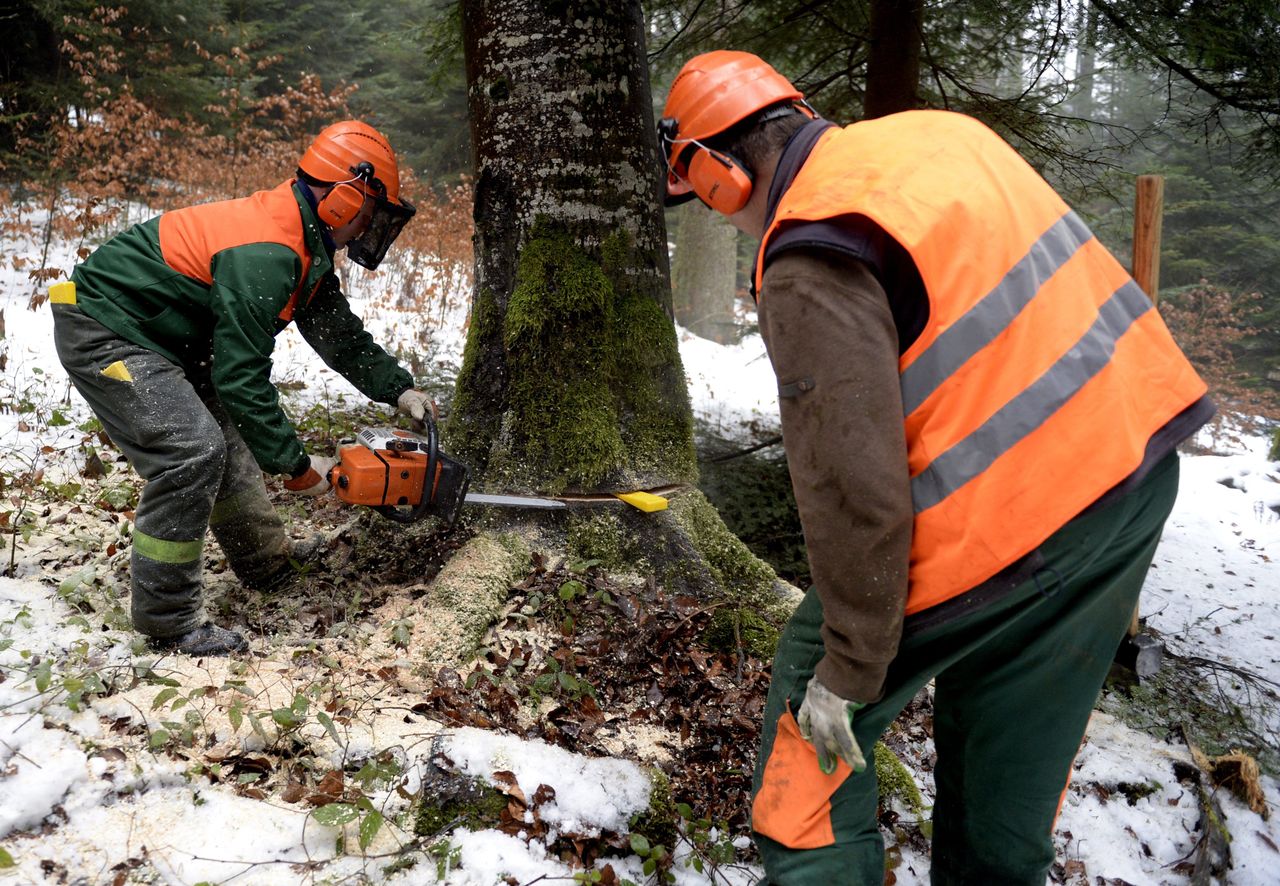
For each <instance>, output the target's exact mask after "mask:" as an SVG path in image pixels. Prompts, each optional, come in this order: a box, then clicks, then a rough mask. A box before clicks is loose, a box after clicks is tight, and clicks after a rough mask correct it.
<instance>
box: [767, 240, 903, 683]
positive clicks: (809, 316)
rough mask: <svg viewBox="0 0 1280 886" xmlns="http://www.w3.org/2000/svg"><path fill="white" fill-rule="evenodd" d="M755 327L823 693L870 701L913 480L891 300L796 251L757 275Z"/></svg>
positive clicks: (887, 653)
mask: <svg viewBox="0 0 1280 886" xmlns="http://www.w3.org/2000/svg"><path fill="white" fill-rule="evenodd" d="M761 291H762V293H763V295H762V296H761V299H760V308H759V320H760V332H761V335H762V337H763V338H764V342H765V346H766V348H767V349H768V351H769V359H770V360H771V361H772V362H773V369H774V372H775V374H776V375H777V377H778V389H779V398H778V402H779V407H780V410H781V413H782V435H783V440H784V441H785V445H786V451H787V460H788V463H789V465H790V468H791V483H792V486H793V487H794V488H795V494H796V504H797V506H798V507H799V511H800V522H801V524H802V525H803V527H804V537H805V545H806V547H807V548H808V551H809V568H810V571H811V573H812V575H813V582H814V586H815V588H816V590H817V593H818V596H819V598H820V599H821V600H822V611H823V620H824V623H823V626H822V639H823V643H824V645H825V648H826V655H825V657H824V658H823V659H822V660H821V661H820V662H819V663H818V666H817V670H816V675H817V677H818V679H819V680H821V682H822V683H823V684H824V685H825V686H826V687H827V688H828V689H830V690H831V691H833V692H835V693H836V694H837V695H840V696H841V697H843V698H846V699H849V700H852V701H861V702H872V701H876V700H878V699H879V698H880V695H881V693H882V692H883V684H884V678H885V672H886V670H887V669H888V666H889V662H890V661H891V660H892V659H893V657H894V655H895V654H896V653H897V649H898V640H899V639H900V637H901V635H902V615H903V609H904V608H905V606H906V599H907V566H908V561H909V558H910V552H911V523H912V507H911V487H910V483H909V479H908V472H907V447H906V435H905V431H904V430H903V420H902V395H901V392H900V388H899V381H898V335H897V330H896V329H895V327H894V323H893V317H892V315H891V314H890V311H889V302H888V299H887V298H886V296H885V293H884V290H883V289H882V288H881V286H880V284H879V282H877V280H876V278H875V277H874V276H873V275H872V273H871V271H870V270H869V269H868V268H867V266H866V265H864V264H863V263H862V262H859V261H857V260H855V259H852V258H845V257H843V256H839V255H836V254H833V253H829V252H818V251H810V250H804V249H796V250H790V251H787V252H784V253H782V254H781V255H780V256H778V258H776V259H775V260H774V261H773V262H772V263H771V264H770V265H769V267H768V269H767V270H766V272H765V275H764V281H763V286H762V287H761Z"/></svg>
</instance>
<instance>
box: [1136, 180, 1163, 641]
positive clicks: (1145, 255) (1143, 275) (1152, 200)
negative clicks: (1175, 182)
mask: <svg viewBox="0 0 1280 886" xmlns="http://www.w3.org/2000/svg"><path fill="white" fill-rule="evenodd" d="M1163 219H1164V176H1163V175H1140V176H1138V190H1137V193H1135V194H1134V198H1133V279H1134V280H1136V281H1137V283H1138V285H1139V286H1141V287H1142V291H1143V292H1145V293H1146V294H1147V297H1148V298H1150V299H1151V303H1152V304H1155V303H1156V301H1157V300H1158V299H1159V296H1160V228H1161V226H1162V221H1163ZM1140 630H1141V626H1140V625H1139V624H1138V607H1137V606H1135V607H1134V608H1133V619H1132V621H1130V622H1129V636H1130V637H1136V636H1137V635H1138V632H1139V631H1140Z"/></svg>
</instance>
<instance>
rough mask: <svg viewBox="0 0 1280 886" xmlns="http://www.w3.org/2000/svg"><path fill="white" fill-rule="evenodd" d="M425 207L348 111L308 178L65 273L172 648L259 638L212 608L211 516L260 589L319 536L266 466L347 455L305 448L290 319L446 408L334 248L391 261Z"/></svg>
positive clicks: (88, 382)
mask: <svg viewBox="0 0 1280 886" xmlns="http://www.w3.org/2000/svg"><path fill="white" fill-rule="evenodd" d="M413 213H414V210H413V207H412V206H411V205H410V204H409V203H408V202H407V201H406V200H404V199H403V198H402V197H401V196H400V176H399V170H398V166H397V161H396V156H395V153H394V152H393V151H392V150H391V146H390V144H389V143H388V142H387V140H386V139H385V138H384V137H383V136H382V135H381V134H380V133H379V132H378V131H377V130H375V129H373V128H372V127H370V126H368V125H367V124H364V123H361V122H359V121H355V120H349V121H345V122H341V123H335V124H334V125H332V126H330V127H328V128H327V129H325V130H324V131H323V132H321V133H320V135H319V136H317V137H316V139H315V141H313V142H312V143H311V145H310V147H308V148H307V151H306V153H305V154H304V155H303V156H302V159H301V160H300V161H299V163H298V170H297V175H296V177H295V178H292V179H290V180H289V181H286V182H284V183H282V184H281V185H279V186H277V187H276V188H273V189H271V190H268V191H260V192H258V193H255V194H253V195H251V196H249V197H245V198H242V199H237V200H228V201H223V202H218V203H208V204H203V205H199V206H192V207H187V208H185V209H179V210H176V211H174V212H167V213H164V214H163V215H160V216H158V217H156V218H153V219H151V220H149V221H146V222H143V223H141V224H138V225H135V226H133V227H131V228H129V229H128V230H126V231H124V232H123V233H121V234H119V235H117V236H116V237H114V238H112V239H111V240H109V241H107V242H106V243H105V244H103V245H102V246H101V247H100V248H98V249H97V250H96V251H95V252H94V253H93V254H92V255H90V256H89V258H88V259H87V260H85V262H84V263H83V264H80V265H78V266H77V267H76V269H75V271H74V273H73V274H72V278H71V283H69V284H68V283H64V284H60V285H58V286H56V287H54V288H53V290H52V293H51V301H52V302H53V303H54V304H53V312H54V336H55V340H56V343H57V348H58V356H59V359H60V360H61V361H62V364H63V366H64V367H65V368H66V370H67V372H68V374H69V375H70V376H71V381H72V383H73V384H74V385H75V386H76V389H77V390H78V391H79V392H80V393H81V395H82V396H83V397H84V398H85V400H86V401H88V403H89V405H90V406H91V407H92V409H93V411H94V413H95V414H96V415H97V416H98V418H99V420H100V421H101V422H102V424H103V427H104V428H105V429H106V432H107V434H108V435H110V437H111V439H112V441H113V442H114V443H115V444H116V445H117V446H119V447H120V449H121V450H122V451H123V452H124V454H125V455H126V456H127V457H128V459H129V461H130V463H131V464H132V465H133V466H134V468H135V469H136V470H137V471H138V473H139V474H140V475H141V476H142V477H143V479H144V480H146V485H145V486H144V487H143V490H142V495H141V498H140V500H139V502H138V507H137V512H136V517H135V520H134V530H133V551H132V555H131V562H130V570H131V585H132V587H131V594H132V614H133V624H134V627H135V628H136V629H137V630H139V631H141V632H142V633H143V634H146V635H148V636H149V637H150V638H152V642H153V645H155V646H156V647H157V648H160V649H173V650H177V651H179V652H185V653H189V654H192V655H218V654H225V653H228V652H233V651H236V650H239V649H243V648H245V646H246V645H247V644H246V642H245V639H244V638H243V637H242V636H241V635H240V634H238V633H236V632H235V631H231V630H227V629H225V628H222V627H219V626H217V625H214V624H212V623H211V622H209V621H208V620H207V619H206V618H205V615H204V610H203V607H202V603H201V591H202V580H201V566H202V561H203V554H202V551H203V546H204V536H205V533H206V531H207V530H209V529H212V530H213V534H214V536H215V537H216V538H217V539H218V542H219V543H220V544H221V545H222V548H223V551H224V552H225V554H226V556H227V559H228V561H229V563H230V565H231V567H232V569H233V570H234V571H235V574H236V576H237V577H238V578H239V579H240V580H241V581H242V582H243V583H244V585H245V586H246V587H250V588H253V589H259V590H273V589H277V588H279V587H280V586H281V585H282V584H284V583H286V582H287V581H288V580H289V579H290V578H291V577H292V576H293V575H294V574H295V571H294V568H293V565H292V564H291V562H290V561H291V559H294V560H295V561H296V559H297V558H298V557H299V556H303V555H305V554H306V553H308V552H307V551H305V550H300V549H299V546H297V545H295V544H294V543H292V542H291V541H289V540H288V537H287V535H286V533H285V531H284V524H283V522H282V520H281V518H280V517H279V515H277V514H276V512H275V510H274V508H273V507H272V506H271V502H270V500H269V499H268V496H267V489H266V485H265V483H264V480H263V472H266V473H268V474H278V475H282V476H283V477H284V488H285V489H287V490H289V491H290V492H293V493H296V494H299V495H304V496H315V495H321V494H323V493H325V492H326V491H328V489H329V470H330V468H331V467H332V466H333V463H334V460H333V459H332V458H329V457H327V456H324V455H317V454H308V453H307V452H306V450H305V449H304V447H303V444H302V442H301V441H300V440H299V439H298V435H297V433H296V431H295V429H294V428H293V426H292V424H291V423H290V422H289V419H288V418H287V417H286V415H285V414H284V412H283V411H282V410H281V408H280V403H279V395H278V393H277V391H276V389H275V387H274V386H273V385H272V383H271V378H270V375H271V352H272V349H273V347H274V344H275V337H276V336H277V335H279V334H280V333H281V332H282V331H284V329H285V328H286V327H287V326H288V325H289V323H290V322H293V321H296V322H297V325H298V329H299V331H300V332H301V333H302V335H303V337H304V338H305V339H306V340H307V342H308V343H309V344H310V345H311V346H312V347H313V348H314V349H315V350H316V352H317V353H318V354H319V355H320V356H321V357H322V358H323V359H324V361H325V362H326V363H327V364H328V365H329V366H331V367H333V369H335V370H336V371H337V372H339V373H340V374H342V375H343V376H344V377H345V378H346V379H347V380H348V381H350V382H351V383H352V384H353V385H355V387H356V388H358V389H359V390H360V391H361V393H363V394H365V395H366V396H368V397H369V398H370V399H372V400H377V401H380V402H383V403H387V404H388V405H393V406H396V407H397V408H398V409H399V410H400V411H401V412H403V413H406V414H408V415H410V416H412V417H413V418H415V419H418V420H422V419H423V418H424V417H425V415H426V413H427V411H428V410H430V409H432V404H431V401H430V399H429V398H428V397H427V395H426V394H424V393H422V392H421V391H417V390H415V389H414V386H413V377H412V376H411V375H410V374H409V372H408V371H406V370H405V369H404V368H402V367H401V366H400V365H399V364H398V363H397V362H396V360H395V359H394V358H392V357H391V356H390V355H389V354H387V353H386V351H384V350H383V349H382V348H381V347H379V346H378V345H377V344H375V343H374V341H373V339H372V337H371V336H370V335H369V333H368V332H366V331H365V329H364V327H363V325H362V324H361V322H360V320H359V318H358V317H356V316H355V314H353V313H352V312H351V310H350V308H349V307H348V305H347V302H346V299H345V298H344V296H343V294H342V291H341V288H340V285H339V282H338V278H337V276H336V275H335V273H334V265H333V259H334V254H335V252H336V250H338V249H342V248H344V247H345V248H346V250H347V256H348V258H350V259H351V260H352V261H354V262H356V263H357V264H359V265H362V266H364V267H365V268H369V269H373V268H376V267H377V266H378V263H379V262H381V261H382V259H383V257H384V256H385V255H386V252H387V249H388V247H389V246H390V245H391V244H392V242H393V241H394V240H395V239H396V237H397V236H398V235H399V233H400V230H401V229H402V228H403V227H404V225H405V223H406V222H408V221H409V220H410V219H411V218H412V217H413Z"/></svg>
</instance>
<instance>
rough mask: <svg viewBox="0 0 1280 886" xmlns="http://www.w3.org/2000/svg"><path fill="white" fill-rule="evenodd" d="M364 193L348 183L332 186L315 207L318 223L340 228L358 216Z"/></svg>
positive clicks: (362, 204)
mask: <svg viewBox="0 0 1280 886" xmlns="http://www.w3.org/2000/svg"><path fill="white" fill-rule="evenodd" d="M364 201H365V193H364V191H362V190H360V189H359V188H358V187H356V186H355V185H353V184H351V183H350V182H342V183H340V184H336V185H334V186H333V187H332V188H331V189H330V190H329V193H327V194H325V195H324V199H322V200H321V201H320V204H319V205H318V206H317V207H316V209H317V214H318V215H319V216H320V221H322V222H324V223H325V224H326V225H328V226H329V227H331V228H340V227H342V226H343V225H345V224H346V223H347V222H349V221H351V220H352V219H353V218H355V217H356V216H357V215H359V214H360V209H361V208H362V207H363V206H364Z"/></svg>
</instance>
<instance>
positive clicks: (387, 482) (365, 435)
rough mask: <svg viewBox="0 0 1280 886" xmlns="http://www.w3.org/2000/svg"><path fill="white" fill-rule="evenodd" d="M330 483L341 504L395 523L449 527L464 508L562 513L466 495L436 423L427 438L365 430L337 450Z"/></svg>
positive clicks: (463, 469) (515, 499)
mask: <svg viewBox="0 0 1280 886" xmlns="http://www.w3.org/2000/svg"><path fill="white" fill-rule="evenodd" d="M329 482H330V484H331V485H332V486H333V489H334V492H336V493H337V496H338V498H339V499H341V500H342V501H344V502H347V503H348V504H354V505H366V506H368V507H371V508H373V509H374V510H375V511H377V512H378V513H379V514H381V515H382V516H384V517H386V518H387V519H389V520H394V521H395V522H397V523H416V522H417V521H419V520H422V519H424V518H426V517H439V518H440V519H441V520H443V521H444V522H445V523H446V524H448V525H450V526H452V525H453V524H454V523H455V522H457V519H458V514H459V513H460V512H461V510H462V506H463V504H483V505H496V506H499V507H518V508H563V507H566V503H565V502H564V501H561V500H559V499H554V498H537V497H534V496H524V495H488V494H484V493H477V492H468V491H467V487H468V485H469V484H470V475H469V472H468V470H467V466H466V465H464V464H463V463H462V462H460V461H458V460H456V459H453V458H450V457H449V456H448V455H446V454H445V453H444V452H442V451H441V450H440V445H439V437H438V435H437V432H436V425H435V422H433V421H431V419H429V418H428V419H427V421H426V435H425V436H424V435H421V434H415V433H413V432H411V431H405V430H401V429H400V428H365V429H364V430H362V431H360V433H359V434H357V435H356V438H355V440H349V441H344V442H343V443H341V444H339V446H338V463H337V464H336V465H334V467H333V469H332V470H331V471H330V473H329Z"/></svg>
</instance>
